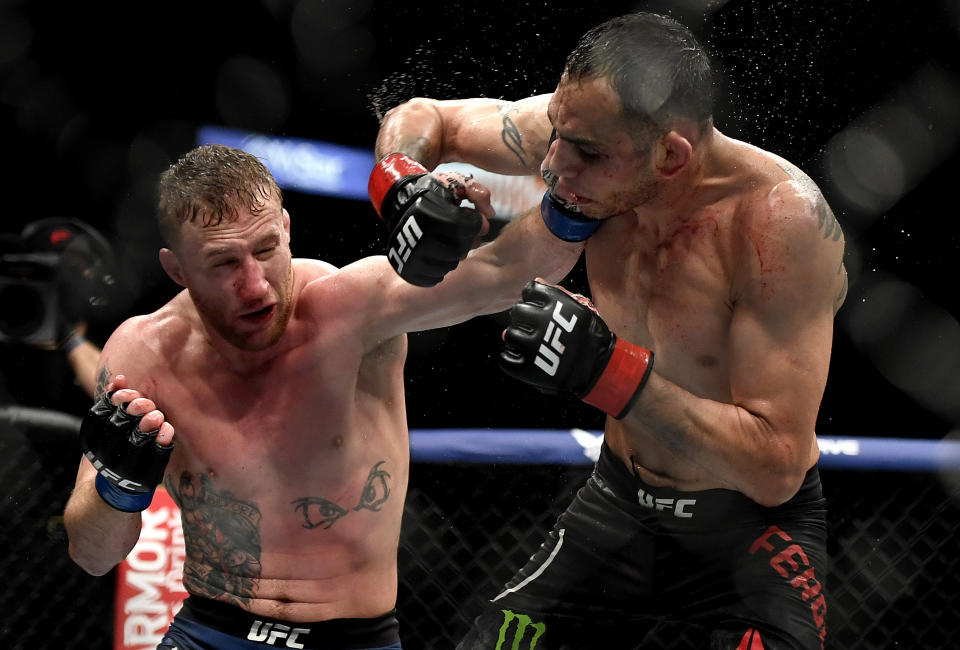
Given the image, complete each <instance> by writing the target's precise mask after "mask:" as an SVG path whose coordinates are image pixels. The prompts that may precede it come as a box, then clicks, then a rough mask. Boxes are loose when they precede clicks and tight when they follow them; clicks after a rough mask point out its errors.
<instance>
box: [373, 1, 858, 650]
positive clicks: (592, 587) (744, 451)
mask: <svg viewBox="0 0 960 650" xmlns="http://www.w3.org/2000/svg"><path fill="white" fill-rule="evenodd" d="M713 100H714V80H713V75H712V72H711V66H710V62H709V59H708V55H707V54H706V52H705V51H704V50H703V48H702V47H701V46H700V44H699V43H698V42H697V41H696V39H695V38H694V36H693V35H692V34H691V33H690V32H689V30H687V29H686V28H684V27H683V26H682V25H680V24H678V23H677V22H676V21H674V20H672V19H670V18H666V17H663V16H658V15H655V14H649V13H637V14H632V15H627V16H622V17H618V18H614V19H611V20H609V21H607V22H606V23H604V24H602V25H600V26H598V27H596V28H594V29H591V30H590V31H589V32H587V34H586V35H585V36H584V37H583V38H582V40H581V42H580V43H579V44H578V45H577V47H576V48H575V49H574V51H573V52H572V53H571V54H570V55H569V57H568V58H567V61H566V66H565V70H564V72H563V75H562V76H561V78H560V81H559V84H558V85H557V88H556V91H555V92H553V93H551V94H548V95H542V96H536V97H530V98H527V99H523V100H520V101H517V102H514V103H504V102H501V101H496V100H490V99H467V100H446V101H435V100H431V99H426V98H416V99H413V100H410V101H408V102H405V103H404V104H402V105H400V106H398V107H395V108H394V109H392V110H391V111H389V112H388V113H387V114H386V116H385V119H384V120H383V123H382V125H381V129H380V133H379V134H378V138H377V151H378V154H379V155H381V156H386V155H387V154H389V153H391V152H402V153H403V154H406V155H407V156H409V157H411V158H413V159H416V160H418V161H419V162H420V163H422V164H423V165H424V166H425V167H427V168H432V167H433V166H434V165H436V164H439V163H441V162H447V161H464V162H468V163H472V164H475V165H478V166H480V167H483V168H485V169H488V170H490V171H494V172H500V173H508V174H541V175H542V176H543V178H544V180H545V181H546V182H547V184H548V186H549V187H550V188H551V189H550V192H549V193H548V196H546V197H545V199H544V205H543V208H544V209H543V221H544V223H546V224H548V226H549V227H550V228H551V230H553V231H554V232H555V233H556V234H558V235H559V236H566V235H568V234H571V233H572V234H573V235H574V236H575V237H583V236H584V234H585V233H586V234H588V232H589V231H591V230H592V229H594V228H596V232H595V233H594V234H592V236H590V238H589V239H588V240H587V243H586V248H585V255H586V270H587V276H588V280H589V287H590V292H591V294H592V295H591V297H592V303H591V302H590V301H588V300H587V299H586V298H583V297H581V296H571V295H569V294H568V293H566V292H565V291H563V290H561V289H560V288H557V287H555V286H552V285H550V284H549V283H547V282H532V283H530V284H529V285H528V286H527V287H526V288H525V290H524V292H523V300H522V301H521V302H520V303H519V304H517V305H516V306H515V307H514V308H513V309H512V310H511V323H510V325H509V326H508V328H507V330H506V332H505V333H504V339H505V348H504V350H503V353H502V355H501V365H502V367H503V368H504V370H505V371H506V372H508V373H509V374H511V375H513V376H515V377H517V378H519V379H521V380H523V381H525V382H528V383H530V384H533V385H535V386H537V387H539V388H541V389H543V390H545V391H552V392H563V393H569V394H572V395H573V396H576V397H578V398H581V399H583V400H585V401H587V402H588V403H590V404H592V405H594V406H596V407H598V408H600V409H602V410H603V411H604V412H606V413H607V415H608V417H607V419H606V426H605V431H604V444H603V446H602V451H601V455H600V458H599V461H598V462H597V465H596V468H595V471H594V473H593V475H592V477H591V478H590V479H589V480H588V482H587V484H586V485H585V486H584V487H583V488H582V490H581V491H580V492H579V493H578V495H577V496H576V498H575V499H574V501H573V502H572V503H571V504H570V506H569V508H568V509H567V510H566V512H564V513H563V514H562V515H561V516H560V518H559V520H558V521H557V523H556V526H555V528H554V530H553V531H552V532H551V533H550V534H549V536H548V537H547V539H546V540H545V541H544V543H543V545H542V546H541V548H540V550H539V551H538V552H537V553H536V554H535V555H534V557H532V558H531V560H530V561H529V562H528V563H527V564H526V565H525V566H523V567H522V568H520V569H519V571H518V572H517V573H516V574H515V576H514V577H513V578H512V579H510V580H509V582H508V583H507V584H506V585H505V586H504V588H503V590H502V592H501V593H500V594H496V595H493V596H494V597H493V599H492V601H491V602H490V605H489V608H488V610H487V611H486V612H485V613H483V614H482V615H481V616H479V617H478V618H477V619H476V621H475V624H474V626H473V628H472V630H471V631H470V633H469V634H468V636H467V637H466V638H465V639H464V640H463V642H462V643H461V644H460V646H459V647H460V648H462V649H464V650H466V649H480V648H483V649H484V650H504V649H506V648H513V649H515V650H516V649H518V648H523V649H527V648H530V649H532V648H536V649H537V650H553V649H559V648H570V649H573V650H585V649H589V648H597V649H603V650H613V649H617V648H633V647H636V646H638V645H640V644H641V643H642V641H643V639H644V636H645V633H646V632H647V631H648V630H650V629H651V628H652V627H653V626H654V625H656V624H657V623H658V622H659V621H661V620H682V621H686V622H688V623H692V624H699V625H702V626H704V627H705V628H707V630H708V631H709V634H710V637H711V646H710V647H711V648H714V649H717V650H719V649H729V650H733V649H735V648H737V649H750V650H756V649H759V648H767V649H779V648H791V649H795V648H820V647H822V646H823V641H824V638H825V634H826V625H825V614H826V600H825V597H824V593H823V584H824V580H825V577H826V576H825V571H826V561H827V556H826V550H825V537H826V526H825V512H824V500H823V498H822V492H821V487H820V479H819V475H818V472H817V460H818V457H819V451H818V447H817V440H816V436H815V431H814V428H815V423H816V419H817V412H818V410H819V405H820V401H821V399H822V396H823V391H824V388H825V385H826V380H827V372H828V367H829V362H830V351H831V344H832V332H833V319H834V315H835V313H836V311H837V309H839V307H840V305H841V303H842V302H843V299H844V296H845V294H846V272H845V270H844V267H843V252H844V241H843V235H842V233H841V230H840V227H839V226H838V224H837V222H836V220H835V219H834V216H833V213H832V212H831V210H830V208H829V207H828V206H827V204H826V202H825V200H824V197H823V196H822V194H821V193H820V191H819V190H818V188H817V186H816V185H815V184H814V183H813V182H812V181H811V179H810V178H809V177H808V176H806V175H805V174H804V173H802V172H801V171H800V170H799V169H797V168H796V167H794V166H793V165H792V164H790V163H789V162H787V161H786V160H784V159H782V158H780V157H778V156H776V155H774V154H772V153H770V152H767V151H763V150H760V149H758V148H757V147H754V146H751V145H749V144H747V143H745V142H740V141H737V140H735V139H733V138H731V137H728V136H726V135H724V134H723V133H722V132H720V131H719V130H718V129H717V128H716V126H715V125H714V122H713V118H712V111H713ZM558 215H559V216H558ZM597 226H599V228H597ZM594 304H595V305H596V308H594V307H593V305H594ZM571 425H572V426H576V423H571Z"/></svg>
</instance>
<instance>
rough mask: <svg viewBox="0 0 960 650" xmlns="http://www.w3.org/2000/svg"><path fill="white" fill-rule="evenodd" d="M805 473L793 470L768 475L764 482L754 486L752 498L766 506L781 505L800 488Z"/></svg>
mask: <svg viewBox="0 0 960 650" xmlns="http://www.w3.org/2000/svg"><path fill="white" fill-rule="evenodd" d="M803 476H804V473H797V472H793V471H789V472H783V473H779V474H776V475H767V476H766V477H764V480H763V481H762V483H760V484H758V485H756V486H754V488H753V490H752V492H753V494H752V495H750V496H751V498H752V499H753V500H754V501H756V502H757V503H758V504H760V505H761V506H763V507H765V508H775V507H777V506H781V505H783V504H784V503H786V502H787V501H789V500H790V499H792V498H793V497H794V496H796V494H797V492H799V490H800V486H801V485H802V484H803Z"/></svg>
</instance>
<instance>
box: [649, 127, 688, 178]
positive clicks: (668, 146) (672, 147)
mask: <svg viewBox="0 0 960 650" xmlns="http://www.w3.org/2000/svg"><path fill="white" fill-rule="evenodd" d="M656 155H657V159H656V164H657V171H659V172H660V175H661V176H663V177H664V178H673V177H674V176H676V175H677V174H679V173H680V171H681V170H683V168H684V167H686V166H687V163H688V162H690V158H691V157H692V156H693V145H692V144H690V141H689V140H688V139H687V138H685V137H684V136H682V135H680V134H679V133H677V132H676V131H668V132H667V134H666V135H664V136H663V137H662V138H660V141H659V142H658V143H657V153H656Z"/></svg>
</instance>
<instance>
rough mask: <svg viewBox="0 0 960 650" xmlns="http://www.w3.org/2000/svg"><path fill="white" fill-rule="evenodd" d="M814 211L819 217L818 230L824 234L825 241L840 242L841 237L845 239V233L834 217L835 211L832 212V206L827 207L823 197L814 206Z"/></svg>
mask: <svg viewBox="0 0 960 650" xmlns="http://www.w3.org/2000/svg"><path fill="white" fill-rule="evenodd" d="M813 210H814V212H815V213H816V215H817V228H818V229H819V230H820V232H822V233H823V238H824V239H832V240H833V241H838V240H839V239H840V238H841V237H843V231H842V230H840V224H839V222H837V218H836V217H835V216H834V214H833V210H831V209H830V206H829V205H827V201H826V199H824V198H823V196H820V198H819V199H817V204H816V206H814V208H813Z"/></svg>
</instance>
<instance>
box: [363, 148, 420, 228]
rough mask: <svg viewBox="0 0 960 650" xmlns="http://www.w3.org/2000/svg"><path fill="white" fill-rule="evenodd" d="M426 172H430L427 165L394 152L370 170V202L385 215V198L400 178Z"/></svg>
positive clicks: (378, 213)
mask: <svg viewBox="0 0 960 650" xmlns="http://www.w3.org/2000/svg"><path fill="white" fill-rule="evenodd" d="M426 173H428V171H427V168H426V167H424V166H423V165H421V164H420V163H418V162H417V161H416V160H414V159H413V158H411V157H410V156H408V155H406V154H402V153H392V154H390V155H389V156H387V157H386V158H384V159H383V160H381V161H380V162H378V163H377V164H376V165H374V167H373V171H372V172H370V181H369V182H368V183H367V193H368V194H369V195H370V202H371V203H373V207H374V208H375V209H376V211H377V215H378V216H380V217H383V214H382V212H381V207H382V206H383V198H384V196H386V194H387V192H388V191H389V190H390V188H391V187H393V186H394V184H395V183H396V182H397V181H398V180H400V179H401V178H403V177H404V176H411V175H413V174H426Z"/></svg>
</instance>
